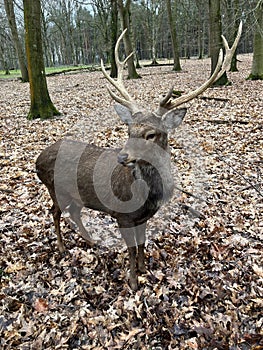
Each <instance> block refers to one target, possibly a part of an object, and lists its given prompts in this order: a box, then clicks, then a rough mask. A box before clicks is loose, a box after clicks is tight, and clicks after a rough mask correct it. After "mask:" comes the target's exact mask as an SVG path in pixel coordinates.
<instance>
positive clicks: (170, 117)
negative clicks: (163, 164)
mask: <svg viewBox="0 0 263 350" xmlns="http://www.w3.org/2000/svg"><path fill="white" fill-rule="evenodd" d="M241 32H242V22H241V23H240V25H239V29H238V33H237V37H236V39H235V41H234V43H233V46H232V47H231V48H229V46H228V43H227V41H226V39H225V37H224V36H222V39H223V44H224V47H225V56H223V51H222V49H221V50H220V52H219V56H218V62H217V66H216V68H215V71H214V72H213V74H212V75H211V76H210V78H209V79H208V80H207V81H205V82H204V83H203V84H202V85H201V86H200V87H199V88H197V89H196V90H194V91H192V92H189V93H188V94H186V95H183V96H181V97H179V98H177V99H172V94H173V88H171V89H170V90H169V91H168V93H167V95H166V96H165V97H164V98H163V99H162V100H161V101H160V103H159V107H158V109H157V110H156V111H155V112H150V111H147V110H145V109H144V108H142V107H141V106H139V105H138V104H137V103H136V101H135V100H134V99H133V98H132V97H131V96H130V94H129V93H128V92H127V90H126V88H125V86H124V84H123V72H124V67H125V64H126V62H127V61H128V60H129V58H130V57H131V56H132V55H133V53H131V54H130V55H129V56H128V57H127V58H126V59H125V60H124V61H120V58H119V54H118V52H119V46H120V42H121V40H122V38H123V36H124V35H125V33H126V29H125V30H124V31H123V32H122V34H121V35H120V37H119V39H118V41H117V43H116V46H115V60H116V65H117V71H118V75H117V79H116V80H115V79H113V78H111V77H110V76H109V74H107V72H106V70H105V67H104V64H103V61H101V68H102V72H103V74H104V76H105V78H106V79H107V80H108V81H109V82H110V83H111V85H112V86H114V87H115V89H116V90H117V92H118V93H119V95H118V94H116V93H115V92H114V91H112V90H111V89H109V88H108V90H109V93H110V95H111V97H112V98H113V99H114V100H115V101H116V102H118V105H116V106H115V110H116V112H117V114H118V115H119V117H120V118H121V120H122V121H123V122H124V123H125V124H127V125H128V126H129V129H128V132H129V140H128V141H127V143H126V145H125V147H124V148H123V149H122V151H121V152H120V154H119V157H118V161H119V163H121V164H123V165H127V166H134V165H135V164H136V162H138V161H140V160H141V158H142V156H143V154H144V153H145V155H147V152H152V145H153V143H155V144H156V145H158V147H160V148H161V149H163V150H166V151H167V150H168V149H167V144H168V142H167V133H168V132H169V131H171V130H173V129H175V128H177V127H178V126H179V125H180V124H181V123H182V120H183V118H184V116H185V114H186V111H187V110H186V108H180V109H177V107H178V106H180V105H182V104H184V103H186V102H188V101H190V100H192V99H194V98H195V97H197V96H199V95H200V94H202V93H203V92H204V91H205V90H206V89H207V88H208V87H210V86H211V85H212V84H213V83H214V82H215V81H216V80H217V79H219V78H220V77H221V76H222V75H223V74H224V73H225V71H226V70H227V69H228V68H229V66H230V63H231V60H232V57H233V54H234V52H235V50H236V48H237V44H238V42H239V39H240V36H241ZM135 140H137V141H135ZM138 140H143V141H144V142H143V143H142V142H138ZM146 158H147V157H146Z"/></svg>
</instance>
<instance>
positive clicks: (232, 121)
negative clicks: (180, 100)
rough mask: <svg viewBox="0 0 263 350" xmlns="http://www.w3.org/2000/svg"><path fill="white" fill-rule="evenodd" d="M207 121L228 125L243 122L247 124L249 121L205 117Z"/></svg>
mask: <svg viewBox="0 0 263 350" xmlns="http://www.w3.org/2000/svg"><path fill="white" fill-rule="evenodd" d="M204 121H205V122H207V123H213V124H227V125H232V124H243V125H247V124H249V122H248V121H247V120H221V119H204Z"/></svg>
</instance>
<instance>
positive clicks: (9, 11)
mask: <svg viewBox="0 0 263 350" xmlns="http://www.w3.org/2000/svg"><path fill="white" fill-rule="evenodd" d="M4 3H5V12H6V16H7V18H8V23H9V27H10V30H11V34H12V39H13V42H14V46H15V49H16V53H17V57H18V61H19V66H20V70H21V76H22V81H23V82H28V81H29V77H28V70H27V66H26V59H25V55H24V52H23V47H22V44H21V42H20V40H19V36H18V32H17V25H16V19H15V11H14V4H13V0H4Z"/></svg>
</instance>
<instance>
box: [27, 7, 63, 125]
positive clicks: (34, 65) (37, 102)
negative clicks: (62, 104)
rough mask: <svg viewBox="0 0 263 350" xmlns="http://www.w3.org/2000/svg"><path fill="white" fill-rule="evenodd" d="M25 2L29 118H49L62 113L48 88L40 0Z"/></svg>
mask: <svg viewBox="0 0 263 350" xmlns="http://www.w3.org/2000/svg"><path fill="white" fill-rule="evenodd" d="M23 4H24V21H25V31H26V54H27V61H28V73H29V82H30V97H31V106H30V111H29V114H28V119H36V118H41V119H48V118H51V117H53V116H54V115H59V114H60V113H59V112H58V111H57V109H56V108H55V106H54V105H53V103H52V102H51V99H50V96H49V92H48V88H47V81H46V76H45V66H44V58H43V49H42V36H41V30H40V28H41V20H40V16H41V5H40V0H34V1H32V0H23Z"/></svg>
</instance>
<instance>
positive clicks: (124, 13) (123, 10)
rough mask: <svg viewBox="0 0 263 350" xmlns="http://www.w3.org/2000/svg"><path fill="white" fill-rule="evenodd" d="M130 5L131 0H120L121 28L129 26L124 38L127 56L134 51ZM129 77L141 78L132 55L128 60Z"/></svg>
mask: <svg viewBox="0 0 263 350" xmlns="http://www.w3.org/2000/svg"><path fill="white" fill-rule="evenodd" d="M130 6H131V0H126V1H125V3H124V2H123V0H118V11H119V15H120V20H121V28H122V30H124V29H125V28H127V32H126V34H125V36H124V38H123V42H124V49H125V54H126V56H129V55H130V54H131V53H132V52H133V47H132V40H131V29H130ZM127 65H128V79H137V78H140V75H139V74H138V73H137V71H136V68H135V64H134V57H133V56H132V57H131V58H130V59H129V60H128V62H127Z"/></svg>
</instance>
